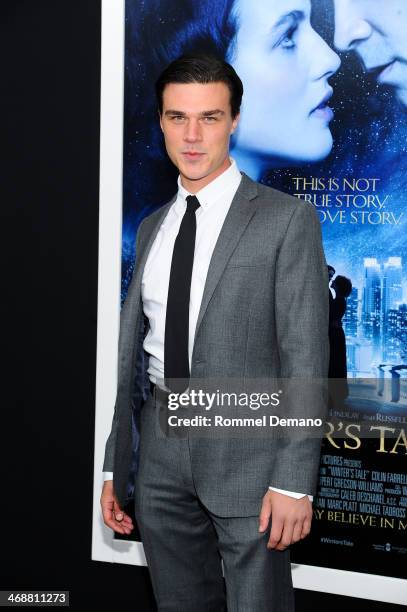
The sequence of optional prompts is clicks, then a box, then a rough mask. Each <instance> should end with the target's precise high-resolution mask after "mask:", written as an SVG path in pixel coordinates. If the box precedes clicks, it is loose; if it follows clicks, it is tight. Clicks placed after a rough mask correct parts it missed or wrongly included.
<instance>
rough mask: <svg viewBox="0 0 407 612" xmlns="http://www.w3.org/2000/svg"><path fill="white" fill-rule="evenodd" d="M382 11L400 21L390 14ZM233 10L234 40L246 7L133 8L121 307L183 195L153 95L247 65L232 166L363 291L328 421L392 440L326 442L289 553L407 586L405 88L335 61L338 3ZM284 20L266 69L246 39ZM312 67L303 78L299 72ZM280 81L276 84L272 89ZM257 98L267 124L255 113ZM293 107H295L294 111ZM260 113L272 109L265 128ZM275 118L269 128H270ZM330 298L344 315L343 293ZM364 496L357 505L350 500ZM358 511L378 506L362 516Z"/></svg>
mask: <svg viewBox="0 0 407 612" xmlns="http://www.w3.org/2000/svg"><path fill="white" fill-rule="evenodd" d="M369 1H370V0H366V2H367V3H369ZM396 4H397V2H396ZM386 7H387V8H386V9H385V10H388V11H392V10H395V6H394V2H392V3H389V4H388V5H386ZM238 8H239V19H238V20H237V22H236V23H237V24H238V25H236V23H235V24H234V25H233V19H232V17H233V16H234V15H235V13H234V11H235V10H236V2H231V1H223V2H215V1H213V0H210V1H209V0H208V1H202V2H200V3H199V5H197V4H196V3H194V2H193V0H188V1H186V0H179V1H178V2H176V3H173V2H170V1H169V0H162V1H161V2H157V1H156V0H146V1H145V2H136V1H135V0H127V2H126V50H125V53H126V55H125V64H126V68H125V69H126V72H125V109H124V151H123V159H124V166H123V243H122V244H123V250H122V300H124V299H125V296H126V292H127V288H128V285H129V282H130V280H131V277H132V273H133V269H134V259H135V254H134V241H135V233H136V230H137V227H138V225H139V223H140V221H141V220H142V219H143V218H144V217H145V216H146V215H147V214H149V213H151V212H152V211H154V210H156V209H157V208H159V207H160V206H162V205H163V204H164V203H165V202H167V201H168V200H169V199H170V197H171V196H172V195H173V194H174V193H175V191H176V178H177V171H176V169H175V168H174V167H173V166H172V164H171V163H170V161H169V160H168V158H167V156H166V154H165V150H164V147H163V142H162V138H161V133H160V130H159V126H158V115H157V109H156V103H155V97H154V82H155V79H156V78H157V76H158V74H159V73H160V71H161V70H162V69H163V68H164V67H165V66H166V65H167V63H168V62H169V61H171V60H172V59H174V58H175V57H177V56H178V55H180V54H181V53H183V52H191V51H209V52H213V53H217V54H220V55H223V56H224V57H226V59H228V61H230V58H233V57H234V58H235V59H236V58H237V59H236V68H237V70H238V72H239V74H240V76H241V77H242V80H243V83H244V85H245V88H246V90H245V96H244V101H243V107H242V122H243V121H244V122H245V125H246V126H247V127H246V132H245V131H244V128H242V132H243V135H242V140H243V144H241V143H239V140H237V141H234V142H232V156H233V157H234V158H235V159H236V160H237V163H238V165H239V168H240V170H242V171H245V172H246V173H247V174H249V175H250V176H251V177H252V178H254V179H256V180H259V181H261V182H263V183H265V184H268V185H270V186H273V187H275V188H277V189H280V190H282V191H286V192H288V193H290V194H292V195H295V196H296V197H300V198H303V199H308V200H309V201H311V202H312V203H313V204H314V205H315V207H316V209H317V211H318V214H319V217H320V221H321V227H322V233H323V241H324V249H325V255H326V260H327V263H328V264H329V265H331V266H332V267H333V268H334V269H335V276H336V277H338V276H345V277H346V278H348V279H349V280H350V281H351V283H352V289H351V293H350V295H349V296H348V297H347V299H346V311H345V313H344V315H343V318H342V325H343V329H344V333H345V338H346V364H347V375H348V382H349V390H350V392H349V397H348V398H347V399H346V400H345V402H344V404H343V405H342V406H341V409H340V410H336V412H335V411H331V413H330V419H331V420H332V423H334V422H335V424H334V425H332V426H333V427H335V428H337V429H340V428H342V429H344V428H345V426H346V424H348V425H349V424H351V423H352V422H353V423H356V422H359V421H360V419H364V422H365V424H366V423H368V422H369V419H370V418H373V415H376V416H377V415H380V418H381V419H382V422H383V426H386V424H387V425H388V424H390V425H391V428H393V429H394V431H393V432H387V431H384V430H383V431H380V430H379V431H377V437H374V436H372V437H370V438H369V439H361V443H360V445H359V446H358V445H357V443H355V442H354V441H353V443H352V438H349V437H346V436H345V437H341V436H340V437H338V439H337V442H334V436H333V437H331V439H330V438H329V437H327V439H326V440H324V443H323V452H322V457H321V478H320V486H319V492H318V496H317V498H316V500H315V502H314V510H315V512H314V519H315V520H314V522H313V530H312V535H311V537H310V538H308V539H307V541H305V542H303V543H301V544H300V545H296V546H295V547H293V552H292V557H293V561H297V562H301V563H310V564H312V565H326V566H329V567H339V568H342V569H353V570H357V571H368V572H373V573H378V574H384V575H392V576H400V577H403V576H404V575H405V574H404V572H405V570H404V569H403V564H402V563H401V560H402V559H403V556H404V559H405V554H406V553H407V547H405V546H404V545H403V537H404V538H405V531H406V528H407V514H406V508H407V482H406V481H405V480H404V481H403V478H401V477H399V476H397V475H403V474H405V472H406V470H405V457H406V451H407V448H406V447H407V442H406V443H404V440H405V437H404V438H403V434H402V433H400V432H401V431H402V430H404V423H405V422H406V418H407V417H406V415H407V406H406V397H407V393H406V386H405V382H404V380H405V378H404V377H405V376H406V375H405V371H406V370H407V282H406V268H405V266H406V262H407V236H406V200H407V191H406V183H407V178H406V177H407V156H406V148H407V144H406V143H407V139H406V135H407V127H406V126H407V122H406V107H405V105H404V100H403V99H402V98H401V96H400V95H398V93H399V92H398V91H397V87H396V86H395V84H394V83H393V84H392V83H380V82H378V73H377V70H371V71H368V70H367V69H366V66H365V65H364V64H363V62H362V61H361V57H360V54H359V55H358V53H357V52H356V49H355V47H354V46H353V47H352V46H351V48H350V49H349V50H347V51H346V52H343V51H340V50H338V49H337V48H335V39H334V33H335V12H334V5H333V2H331V1H330V0H315V2H313V3H312V4H311V3H310V2H309V1H308V0H291V1H288V0H274V2H271V3H270V2H268V3H266V2H263V3H262V2H255V3H254V5H253V8H252V9H251V13H250V15H249V13H248V12H247V11H246V12H245V0H239V6H238ZM310 11H311V14H310V16H309V13H310ZM279 12H281V14H284V15H285V16H286V17H285V19H286V22H287V27H286V29H285V30H283V31H280V32H279V33H278V36H277V38H276V39H275V40H271V41H270V51H267V53H269V55H267V57H266V56H264V57H263V53H264V54H265V53H266V51H264V50H262V49H261V48H259V49H257V51H256V48H254V49H252V47H251V45H252V44H253V40H252V38H251V36H250V32H251V30H250V28H249V27H246V25H247V24H245V21H244V20H245V19H249V18H250V19H251V20H253V19H255V17H256V15H258V16H259V17H262V20H263V21H267V20H268V19H269V20H270V23H269V24H267V27H268V28H270V29H271V30H272V28H273V20H275V19H276V18H277V17H278V14H279ZM246 15H247V16H246ZM287 15H288V17H287ZM349 17H350V16H349ZM389 17H391V15H389ZM235 21H236V20H235ZM249 25H250V26H253V27H260V24H259V25H258V26H256V24H255V23H254V22H253V23H252V22H251V23H250V24H249ZM405 27H407V23H406V24H405ZM245 28H246V29H245ZM239 36H240V38H239ZM259 36H261V30H260V34H257V37H259ZM278 37H279V38H278ZM239 41H240V43H241V46H240V47H239ZM301 45H303V48H302V47H301ZM312 45H313V47H312ZM312 49H315V58H313V57H312ZM232 50H233V53H232ZM256 52H257V55H256ZM250 53H252V56H251V58H250V57H249V59H250V60H251V61H252V66H253V68H252V70H253V71H254V72H256V71H258V75H257V76H258V78H257V79H256V81H255V84H253V82H254V79H253V82H252V80H251V73H250V70H247V72H245V70H246V69H247V66H246V63H245V62H246V54H247V55H249V54H250ZM307 53H308V55H309V54H310V53H311V56H310V59H309V61H308V62H307V61H305V60H304V59H303V58H305V57H308V55H307ZM253 54H254V55H253ZM295 54H297V59H295ZM239 58H240V59H239ZM253 59H254V62H253ZM265 60H267V61H265ZM247 61H248V60H247ZM324 61H325V64H324V65H323V62H324ZM284 62H286V64H284ZM318 62H319V64H318ZM263 64H264V66H265V69H264V73H263V74H262V73H261V70H260V69H261V66H262V65H263ZM285 65H286V66H293V71H294V72H292V71H291V70H288V69H287V70H285V72H284V67H285ZM239 67H241V68H242V72H243V74H242V73H241V72H240V71H239ZM280 69H282V72H280V73H279V72H278V70H280ZM317 70H319V71H320V72H319V73H318V79H319V81H320V83H323V85H324V88H325V90H327V89H328V87H332V90H333V93H332V97H331V98H330V99H329V101H328V102H327V101H326V104H325V103H322V104H321V111H320V112H321V114H322V118H324V116H325V118H326V117H327V116H328V113H329V110H327V109H326V106H328V104H329V107H330V108H332V109H333V112H334V117H333V118H332V120H331V121H330V122H328V121H325V125H324V128H323V129H321V128H320V127H317V128H313V127H312V126H314V125H315V124H311V123H310V122H309V121H306V120H305V119H302V120H301V112H302V109H301V101H302V100H305V99H306V97H307V96H308V93H309V91H310V88H311V85H310V82H311V80H312V78H313V79H314V80H317V79H315V74H316V73H315V71H317ZM324 70H325V73H324ZM273 71H274V72H273ZM295 71H296V72H295ZM312 71H314V73H315V74H314V75H313V77H312V78H311V76H309V75H310V73H311V72H312ZM270 73H271V74H276V75H277V76H276V78H275V80H274V81H272V84H271V85H270V84H269V81H268V78H269V75H270ZM256 74H257V73H256ZM281 74H286V76H285V77H281ZM293 74H294V77H295V78H294V77H293V76H292V75H293ZM245 76H246V77H247V80H246V79H245V78H244V77H245ZM312 86H313V85H312ZM301 87H302V89H301ZM406 87H407V81H406ZM253 88H255V89H256V91H255V94H256V96H257V104H258V105H259V112H258V113H255V112H254V110H253V109H256V108H257V107H256V104H255V103H254V102H252V101H251V98H253ZM289 91H293V94H292V95H291V98H290V99H288V98H287V100H288V102H291V101H292V100H293V104H292V105H291V104H288V103H285V101H284V95H285V93H286V92H289ZM321 91H322V89H321ZM262 99H265V100H266V103H267V104H265V105H263V106H264V109H265V110H264V117H263V116H262V111H261V109H263V106H262V105H261V104H260V100H262ZM246 100H247V105H246V106H245V103H246V102H245V101H246ZM279 101H280V107H279V106H278V103H279ZM269 107H270V108H272V109H274V110H273V113H274V114H267V113H268V108H269ZM279 108H280V111H279ZM297 110H298V113H297V115H296V111H297ZM279 112H280V114H279ZM324 113H325V115H324ZM257 115H260V121H262V123H261V125H260V127H261V129H264V131H265V144H264V143H262V147H260V145H259V147H258V149H256V143H254V144H253V143H250V142H249V141H250V135H251V134H256V133H257V132H256V130H257V129H258V121H259V119H258V117H257ZM298 117H299V119H298ZM297 120H298V124H297ZM301 121H302V122H301ZM328 123H329V126H328ZM310 125H311V128H310ZM276 126H277V127H279V129H277V127H276ZM307 130H310V131H309V132H307ZM312 130H314V131H312ZM329 132H330V133H329ZM246 133H247V134H246ZM245 134H246V136H244V135H245ZM267 139H268V140H267ZM279 147H280V149H279ZM335 276H334V278H335ZM331 294H332V298H333V299H335V297H336V296H335V291H334V290H333V289H332V290H331ZM348 431H351V430H348ZM355 431H356V432H357V430H354V433H355ZM388 434H390V437H389V438H388V437H387V436H388ZM361 438H363V436H361ZM346 441H347V444H346ZM350 470H351V471H350ZM352 470H353V471H352ZM392 475H393V476H392ZM345 477H347V478H346V479H345ZM335 478H336V480H335ZM338 479H339V480H338ZM345 480H346V482H345ZM352 483H353V484H352ZM353 488H354V490H355V491H356V493H355V495H353V494H351V493H350V491H352V489H353ZM344 491H345V492H344ZM367 493H369V495H367ZM375 495H376V497H374V496H375ZM363 496H364V499H365V501H366V500H367V502H368V504H367V505H366V503H365V504H364V505H363V504H361V502H362V501H363ZM385 508H387V510H385ZM389 508H390V510H388V509H389ZM396 510H397V511H396ZM334 512H337V513H338V514H337V515H335V514H332V513H334ZM329 513H331V514H329ZM355 517H356V518H355ZM366 517H367V518H366ZM369 517H370V518H369ZM363 519H365V520H363ZM386 521H387V522H386Z"/></svg>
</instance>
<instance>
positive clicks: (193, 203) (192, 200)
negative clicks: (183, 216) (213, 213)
mask: <svg viewBox="0 0 407 612" xmlns="http://www.w3.org/2000/svg"><path fill="white" fill-rule="evenodd" d="M199 207H200V203H199V200H198V198H197V197H196V196H194V195H189V196H187V211H188V212H190V213H192V214H194V213H195V212H196V210H197V209H198V208H199Z"/></svg>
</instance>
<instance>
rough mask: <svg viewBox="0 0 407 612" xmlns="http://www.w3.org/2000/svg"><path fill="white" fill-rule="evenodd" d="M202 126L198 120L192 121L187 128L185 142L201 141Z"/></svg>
mask: <svg viewBox="0 0 407 612" xmlns="http://www.w3.org/2000/svg"><path fill="white" fill-rule="evenodd" d="M201 138H202V134H201V126H200V124H199V121H198V120H195V119H190V120H189V121H188V122H187V124H186V126H185V132H184V140H186V141H187V142H196V141H197V140H201Z"/></svg>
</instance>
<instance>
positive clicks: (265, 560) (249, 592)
mask: <svg viewBox="0 0 407 612" xmlns="http://www.w3.org/2000/svg"><path fill="white" fill-rule="evenodd" d="M162 408H163V407H162V405H161V404H160V403H159V402H158V401H157V400H155V399H154V398H152V397H151V396H150V397H149V399H148V400H147V402H146V403H145V405H144V407H143V409H142V411H141V419H140V434H141V435H140V463H139V469H138V473H137V478H136V489H135V516H136V519H137V523H138V526H139V529H140V534H141V537H142V541H143V545H144V550H145V554H146V558H147V562H148V567H149V571H150V576H151V581H152V585H153V590H154V594H155V597H156V601H157V607H158V610H159V611H160V612H190V611H191V610H193V611H194V612H222V611H225V610H226V604H227V611H228V612H293V610H294V592H293V587H292V579H291V567H290V553H289V550H288V549H287V550H286V551H283V552H282V551H275V550H268V549H267V548H266V544H267V541H268V538H269V529H267V530H266V532H265V533H264V534H261V533H259V531H258V524H259V520H258V514H256V515H253V516H243V517H238V516H237V517H220V516H216V515H214V514H213V513H211V512H210V511H209V510H208V509H207V508H206V507H205V506H204V505H203V503H202V502H201V500H200V499H199V497H198V494H197V491H196V489H195V484H194V474H193V471H192V467H191V457H190V447H189V440H188V436H184V437H180V438H176V437H168V436H166V434H165V432H163V429H162V427H161V426H160V424H159V419H160V410H161V415H162ZM218 486H219V488H222V483H221V482H219V483H218ZM266 491H267V483H265V491H264V492H265V493H266ZM260 506H261V500H259V510H260ZM221 560H222V561H223V573H224V578H223V575H222V564H221Z"/></svg>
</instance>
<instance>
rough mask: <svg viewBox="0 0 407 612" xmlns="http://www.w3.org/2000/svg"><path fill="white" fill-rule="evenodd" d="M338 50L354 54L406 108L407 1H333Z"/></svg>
mask: <svg viewBox="0 0 407 612" xmlns="http://www.w3.org/2000/svg"><path fill="white" fill-rule="evenodd" d="M334 2H335V46H336V47H337V48H338V49H340V50H341V51H349V50H354V51H356V53H357V54H358V55H359V56H360V58H361V60H362V62H363V64H364V67H365V69H366V70H367V71H368V72H369V71H372V72H374V73H375V74H376V76H377V80H378V82H379V83H386V84H388V85H392V86H393V87H394V88H395V89H396V93H397V96H398V98H399V100H400V101H401V102H402V103H403V104H404V105H406V106H407V0H334Z"/></svg>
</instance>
